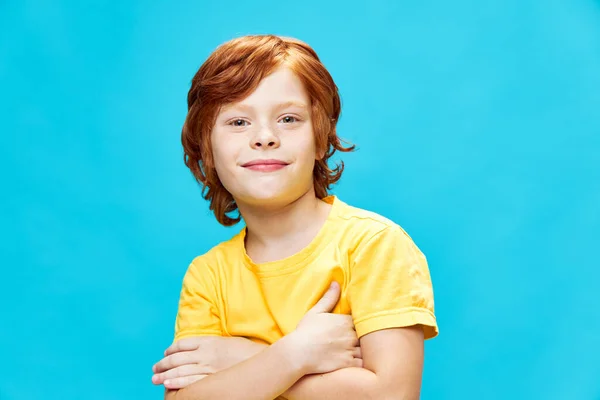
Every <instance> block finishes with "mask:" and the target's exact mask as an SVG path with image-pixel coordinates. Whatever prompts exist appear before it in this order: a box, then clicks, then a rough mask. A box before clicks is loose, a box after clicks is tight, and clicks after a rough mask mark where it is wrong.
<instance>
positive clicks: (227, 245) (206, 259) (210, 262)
mask: <svg viewBox="0 0 600 400" xmlns="http://www.w3.org/2000/svg"><path fill="white" fill-rule="evenodd" d="M241 236H242V232H241V231H240V232H238V233H237V234H235V235H234V236H233V237H231V238H230V239H227V240H225V241H222V242H220V243H218V244H216V245H215V246H213V247H211V248H210V249H209V250H208V251H206V252H205V253H203V254H200V255H197V256H196V257H194V259H193V260H192V262H191V264H190V268H195V269H204V268H214V267H215V266H218V265H220V264H222V263H223V262H224V261H225V260H227V259H229V258H231V256H232V255H233V254H237V253H240V247H239V246H240V241H241V240H243V239H242V238H241Z"/></svg>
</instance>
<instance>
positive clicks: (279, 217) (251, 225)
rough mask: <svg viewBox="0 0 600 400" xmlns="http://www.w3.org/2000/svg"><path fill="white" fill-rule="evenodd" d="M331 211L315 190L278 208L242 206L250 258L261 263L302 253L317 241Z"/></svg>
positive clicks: (329, 206) (312, 189)
mask: <svg viewBox="0 0 600 400" xmlns="http://www.w3.org/2000/svg"><path fill="white" fill-rule="evenodd" d="M330 209H331V205H330V204H327V203H325V202H324V201H322V200H320V199H318V198H317V197H316V196H315V191H314V188H311V189H310V190H309V191H308V192H307V193H305V194H304V195H302V196H301V197H300V198H298V199H297V200H296V201H294V202H293V203H290V204H287V205H285V206H283V207H280V208H276V209H268V210H265V209H264V208H256V207H249V206H244V205H242V206H241V207H240V212H241V214H242V216H243V218H244V221H245V223H246V226H247V234H246V252H247V254H248V256H249V257H250V258H251V259H252V260H253V261H254V262H255V263H262V262H269V261H276V260H279V259H283V258H285V257H289V256H291V255H293V254H295V253H297V252H299V251H300V250H302V249H303V248H304V247H306V246H307V245H308V244H309V243H310V242H311V241H312V240H313V239H314V238H315V236H316V235H317V233H318V232H319V230H320V229H321V227H322V226H323V224H324V223H325V221H326V220H327V216H328V215H329V211H330Z"/></svg>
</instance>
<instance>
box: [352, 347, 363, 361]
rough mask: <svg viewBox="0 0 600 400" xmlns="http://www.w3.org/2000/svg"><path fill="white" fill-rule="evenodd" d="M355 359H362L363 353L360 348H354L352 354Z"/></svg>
mask: <svg viewBox="0 0 600 400" xmlns="http://www.w3.org/2000/svg"><path fill="white" fill-rule="evenodd" d="M352 356H353V357H354V358H362V351H361V350H360V346H357V347H355V348H354V352H353V353H352Z"/></svg>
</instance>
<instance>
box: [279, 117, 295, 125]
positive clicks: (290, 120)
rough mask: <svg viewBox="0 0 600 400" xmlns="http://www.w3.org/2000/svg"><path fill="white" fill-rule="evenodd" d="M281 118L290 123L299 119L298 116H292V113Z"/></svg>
mask: <svg viewBox="0 0 600 400" xmlns="http://www.w3.org/2000/svg"><path fill="white" fill-rule="evenodd" d="M281 120H282V121H283V122H285V123H286V124H290V123H292V122H295V121H296V120H297V119H296V117H293V116H291V115H286V116H285V117H283V118H282V119H281Z"/></svg>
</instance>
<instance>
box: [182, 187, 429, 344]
mask: <svg viewBox="0 0 600 400" xmlns="http://www.w3.org/2000/svg"><path fill="white" fill-rule="evenodd" d="M324 200H325V201H327V202H329V203H330V204H332V207H331V210H330V214H329V216H328V218H327V221H326V222H325V224H324V225H323V227H322V228H321V230H320V232H319V233H318V234H317V236H316V237H315V238H314V239H313V240H312V242H311V243H310V244H309V245H308V246H307V247H306V248H304V249H303V250H301V251H300V252H298V253H296V254H294V255H292V256H290V257H287V258H285V259H283V260H278V261H273V262H267V263H262V264H255V263H253V262H252V260H251V259H250V258H249V257H248V255H247V254H246V251H245V247H244V236H245V232H246V231H245V229H243V230H242V231H241V232H240V233H238V234H237V235H236V236H234V237H233V238H232V239H230V240H229V241H226V242H223V243H221V244H219V245H217V246H215V247H214V248H212V249H211V250H210V251H208V252H207V253H206V254H204V255H202V256H199V257H196V258H195V259H194V260H193V261H192V263H191V264H190V266H189V268H188V270H187V272H186V274H185V277H184V279H183V288H182V290H181V297H180V301H179V310H178V313H177V319H176V323H175V340H179V339H182V338H184V337H188V336H201V335H219V336H241V337H246V338H249V339H251V340H254V341H256V342H262V343H267V344H272V343H274V342H275V341H277V340H279V339H280V338H282V337H283V336H285V335H287V334H288V333H290V332H291V331H293V330H294V329H295V328H296V326H297V324H298V322H299V321H300V319H301V318H302V317H303V316H304V314H305V313H306V312H307V311H308V310H309V309H310V308H311V307H312V306H313V305H314V304H315V303H316V302H317V301H318V300H319V299H320V298H321V296H322V295H323V293H324V292H325V291H326V290H327V288H328V287H329V285H330V283H331V281H332V280H336V281H337V282H338V283H339V284H340V286H341V297H340V301H339V302H338V304H337V306H336V307H335V309H334V311H333V312H335V313H342V314H350V315H352V317H353V320H354V324H355V326H356V332H357V334H358V336H359V337H361V336H363V335H366V334H367V333H370V332H373V331H377V330H381V329H386V328H397V327H406V326H412V325H417V324H420V325H422V326H423V330H424V334H425V338H426V339H429V338H432V337H434V336H436V335H437V333H438V328H437V324H436V320H435V316H434V306H433V290H432V285H431V278H430V275H429V269H428V267H427V261H426V259H425V256H424V255H423V253H422V252H421V251H420V250H419V249H418V248H417V246H416V245H415V244H414V242H413V241H412V239H411V238H410V237H409V236H408V235H407V234H406V232H404V230H403V229H402V228H401V227H400V226H398V225H397V224H395V223H393V222H391V221H389V220H387V219H385V218H383V217H381V216H379V215H377V214H375V213H372V212H368V211H365V210H361V209H358V208H355V207H351V206H349V205H347V204H345V203H344V202H342V201H341V200H339V199H338V198H336V197H335V196H330V197H327V198H326V199H324Z"/></svg>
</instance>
